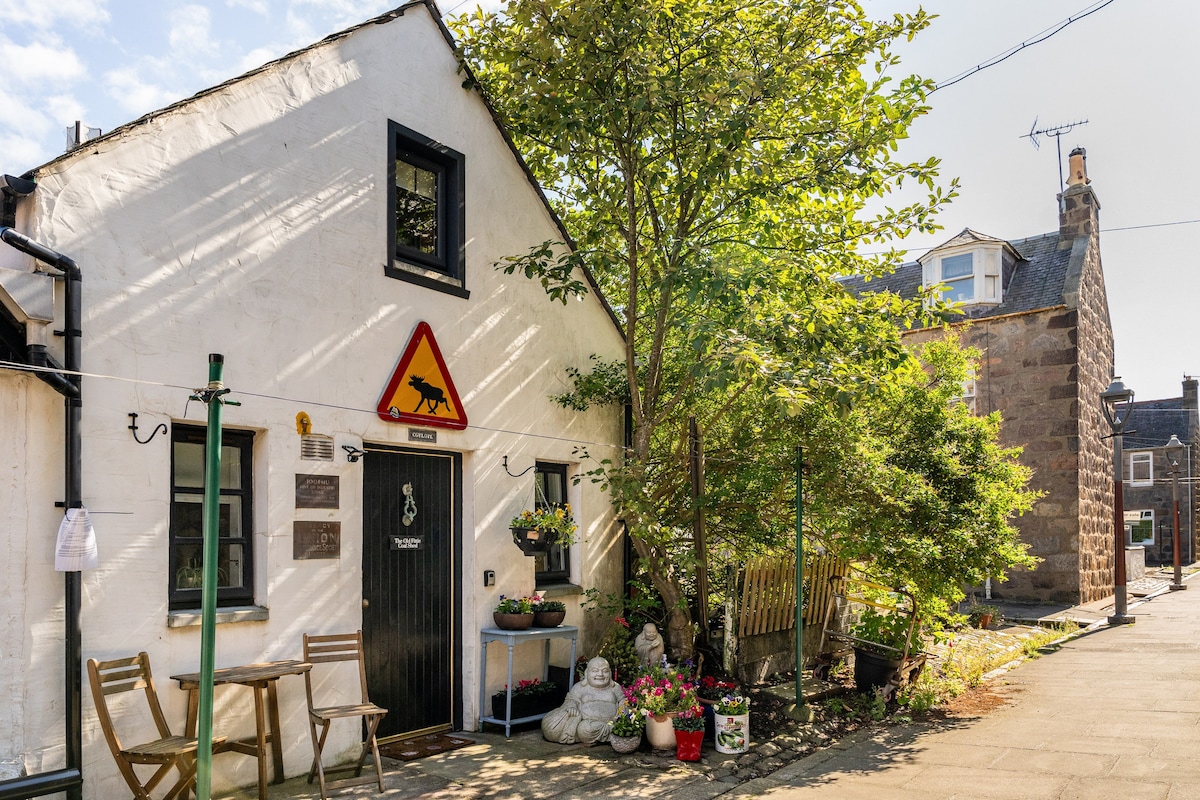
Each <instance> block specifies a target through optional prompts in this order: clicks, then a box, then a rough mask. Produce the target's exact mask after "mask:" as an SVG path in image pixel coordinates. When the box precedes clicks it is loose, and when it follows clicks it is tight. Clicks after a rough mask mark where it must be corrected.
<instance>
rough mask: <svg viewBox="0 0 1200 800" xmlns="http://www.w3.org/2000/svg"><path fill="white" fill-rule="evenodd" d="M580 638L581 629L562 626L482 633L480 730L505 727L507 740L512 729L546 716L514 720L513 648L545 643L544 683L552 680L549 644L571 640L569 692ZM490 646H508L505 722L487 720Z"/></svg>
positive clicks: (493, 719) (568, 677)
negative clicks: (484, 726)
mask: <svg viewBox="0 0 1200 800" xmlns="http://www.w3.org/2000/svg"><path fill="white" fill-rule="evenodd" d="M578 638H579V628H576V627H575V626H573V625H560V626H558V627H557V628H527V629H525V630H523V631H506V630H503V629H501V628H483V629H482V630H480V631H479V661H480V669H479V730H483V723H485V722H491V723H493V724H495V725H503V726H504V737H505V738H506V739H507V738H509V737H510V736H512V726H513V725H514V724H520V723H522V722H536V721H537V720H539V719H541V718H542V717H544V716H546V715H545V714H534V715H532V716H528V717H518V718H517V719H513V718H512V690H513V647H515V646H516V645H518V644H520V643H521V642H539V641H544V642H545V643H546V655H545V656H544V657H543V659H542V680H547V679H548V678H549V677H550V640H551V639H570V640H571V661H570V663H569V666H568V667H567V691H568V692H569V691H571V686H572V685H574V683H575V645H576V643H577V641H578ZM489 642H504V643H505V644H506V645H508V680H507V681H506V684H507V686H508V692H507V696H506V697H505V700H504V719H499V718H497V717H493V716H488V715H487V714H486V713H485V712H486V709H487V706H486V705H484V704H485V703H486V702H487V651H488V643H489Z"/></svg>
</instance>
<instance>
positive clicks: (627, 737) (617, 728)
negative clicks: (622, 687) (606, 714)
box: [608, 706, 646, 753]
mask: <svg viewBox="0 0 1200 800" xmlns="http://www.w3.org/2000/svg"><path fill="white" fill-rule="evenodd" d="M645 729H646V718H645V717H643V716H642V715H641V714H639V713H638V712H637V709H634V708H630V707H629V706H625V708H623V709H621V711H620V713H618V714H617V716H616V717H614V718H613V721H612V733H611V734H609V737H608V743H609V744H611V745H612V749H613V750H616V751H617V752H618V753H632V752H633V751H634V750H637V749H638V747H640V746H641V744H642V731H643V730H645Z"/></svg>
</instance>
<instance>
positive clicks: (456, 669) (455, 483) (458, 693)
mask: <svg viewBox="0 0 1200 800" xmlns="http://www.w3.org/2000/svg"><path fill="white" fill-rule="evenodd" d="M362 447H363V450H365V451H366V453H367V455H366V457H365V459H370V456H371V453H393V454H399V455H410V456H433V457H443V458H449V459H450V464H451V466H450V472H451V475H450V493H451V508H450V525H451V529H452V533H451V538H450V547H451V558H450V562H451V568H450V572H451V574H450V581H451V584H452V585H451V590H450V603H451V608H450V626H451V631H450V662H451V664H452V665H453V675H452V676H451V681H450V692H451V694H452V697H451V698H450V710H451V725H452V728H451V730H455V731H461V730H463V713H464V712H463V646H462V642H463V591H464V589H465V587H464V586H463V579H462V575H463V454H462V453H461V452H458V451H456V450H435V449H432V448H424V447H405V446H402V445H398V444H389V443H386V442H366V441H364V442H363V445H362ZM363 486H364V489H365V486H366V478H365V476H364V479H363ZM361 513H362V519H361V521H360V523H361V527H362V531H363V535H364V536H366V525H367V522H366V516H367V509H366V506H365V505H364V506H363V509H362V512H361ZM362 581H363V577H362V571H361V567H360V574H359V586H360V588H359V592H360V594H361V593H362V588H361V587H362ZM390 710H391V711H392V712H393V713H399V709H390ZM421 733H423V731H409V732H406V733H403V734H397V735H395V736H388V737H386V738H381V739H380V740H379V741H380V742H386V741H394V740H398V739H403V738H405V737H411V736H416V735H420V734H421Z"/></svg>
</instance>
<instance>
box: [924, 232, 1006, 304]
mask: <svg viewBox="0 0 1200 800" xmlns="http://www.w3.org/2000/svg"><path fill="white" fill-rule="evenodd" d="M1003 259H1004V252H1003V250H1002V248H1001V247H1000V246H992V245H980V246H976V247H975V248H974V249H972V250H969V251H967V252H965V253H964V252H959V253H948V254H946V255H937V254H936V253H931V254H930V255H929V256H928V257H925V258H923V259H922V261H921V263H922V269H923V271H922V282H923V285H925V286H936V285H937V284H941V285H942V290H941V291H942V299H943V300H946V301H947V302H952V303H964V304H966V305H971V304H973V303H999V302H1001V301H1002V300H1003V296H1002V295H1003V287H1002V285H1001V271H1002V263H1003Z"/></svg>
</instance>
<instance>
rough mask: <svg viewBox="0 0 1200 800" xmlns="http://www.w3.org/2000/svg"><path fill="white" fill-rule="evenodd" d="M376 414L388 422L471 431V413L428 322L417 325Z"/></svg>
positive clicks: (380, 400)
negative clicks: (469, 417)
mask: <svg viewBox="0 0 1200 800" xmlns="http://www.w3.org/2000/svg"><path fill="white" fill-rule="evenodd" d="M376 411H377V413H378V414H379V418H380V419H382V420H384V421H385V422H402V423H406V424H413V423H415V424H418V425H431V426H435V427H439V428H454V429H455V430H462V429H463V428H465V427H467V413H466V411H465V410H464V409H463V407H462V401H460V400H459V399H458V391H457V390H456V389H455V388H454V381H453V380H451V378H450V370H448V369H446V362H445V361H444V360H443V359H442V351H441V350H439V349H438V345H437V341H436V340H435V339H434V338H433V330H432V329H431V328H430V327H429V323H428V322H424V321H422V322H418V323H417V328H416V330H414V331H413V335H412V338H410V339H409V340H408V347H406V348H405V349H404V355H402V356H401V357H400V363H399V364H397V365H396V371H395V372H393V373H392V379H391V380H390V381H388V385H387V388H386V389H385V390H384V391H383V396H382V397H381V398H380V399H379V407H378V408H377V409H376Z"/></svg>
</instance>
